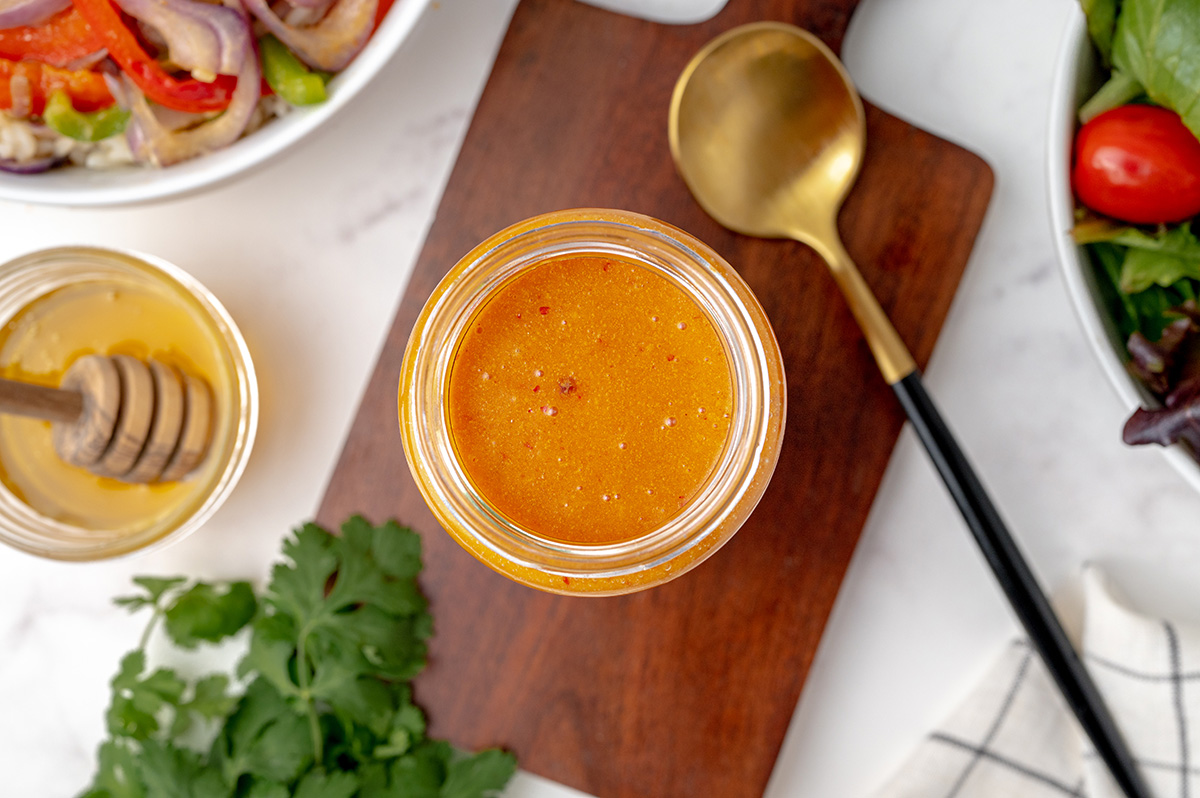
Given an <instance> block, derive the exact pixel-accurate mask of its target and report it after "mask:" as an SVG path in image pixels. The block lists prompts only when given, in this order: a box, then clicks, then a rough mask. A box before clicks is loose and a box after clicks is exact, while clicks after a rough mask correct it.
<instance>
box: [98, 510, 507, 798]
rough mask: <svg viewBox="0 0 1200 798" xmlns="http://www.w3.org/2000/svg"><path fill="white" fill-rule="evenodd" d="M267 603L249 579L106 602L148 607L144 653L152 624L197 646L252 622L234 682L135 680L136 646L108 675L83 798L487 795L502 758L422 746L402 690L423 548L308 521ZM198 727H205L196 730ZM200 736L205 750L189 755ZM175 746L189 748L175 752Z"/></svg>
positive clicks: (427, 630) (419, 661)
mask: <svg viewBox="0 0 1200 798" xmlns="http://www.w3.org/2000/svg"><path fill="white" fill-rule="evenodd" d="M283 553H284V562H282V563H280V564H278V565H276V566H275V568H274V569H273V570H272V575H271V580H270V583H269V585H268V586H267V588H266V590H265V592H264V594H263V595H262V596H261V598H260V597H256V596H255V594H254V590H253V588H252V587H251V586H250V584H249V583H246V582H234V583H232V584H228V585H219V586H218V585H213V584H208V583H204V582H199V583H195V584H192V585H191V586H190V587H187V589H184V588H185V586H186V585H187V581H186V580H185V579H183V578H171V579H156V578H152V577H139V578H138V579H137V580H135V581H136V583H137V584H138V586H139V587H140V588H141V589H142V592H141V593H138V594H135V595H132V596H126V597H123V598H120V599H118V600H117V602H118V604H120V605H121V606H124V607H127V608H128V609H130V610H138V609H141V608H144V607H151V608H152V609H153V610H154V613H153V617H152V618H151V620H150V622H149V623H148V625H147V627H146V631H145V633H144V634H143V636H142V644H141V645H142V646H143V647H144V645H145V641H146V639H147V638H148V637H149V636H150V632H151V630H153V629H154V627H155V624H156V623H157V621H158V620H159V619H160V618H161V619H162V620H163V621H164V628H165V630H166V633H167V637H168V638H169V639H170V640H171V641H172V642H173V643H175V644H176V645H177V646H179V647H181V648H184V649H194V648H196V647H197V646H198V645H199V644H200V643H201V642H217V641H219V640H222V639H224V638H227V637H229V636H231V635H233V634H236V633H237V632H238V630H240V629H242V628H244V627H245V626H246V625H247V624H250V626H251V634H250V640H249V645H248V649H247V651H246V653H245V655H244V656H243V657H242V659H241V661H240V662H239V663H238V665H237V668H236V673H237V674H238V675H239V676H241V677H242V678H243V679H244V680H245V681H246V682H248V684H247V685H246V687H245V691H244V693H243V694H242V695H241V696H240V697H239V696H237V695H236V691H237V688H236V687H235V686H233V685H231V681H230V677H229V675H228V674H225V673H215V674H210V675H208V676H204V677H202V678H200V679H197V680H195V681H193V682H190V683H189V682H188V681H185V680H184V679H182V678H180V676H179V675H178V674H177V673H175V672H174V671H172V670H170V669H166V668H159V669H157V670H154V671H152V672H148V671H147V664H146V655H145V652H144V650H143V648H138V649H137V650H135V651H133V652H131V653H130V654H128V655H126V656H125V657H124V658H123V659H122V660H121V664H120V668H119V670H118V672H117V675H116V676H115V677H114V678H113V680H112V691H113V696H112V703H111V705H110V707H109V710H108V714H107V717H106V720H107V724H108V731H109V734H110V737H111V739H109V740H108V741H106V742H104V743H103V744H102V745H101V746H100V749H99V751H98V755H97V759H98V766H97V771H96V775H95V777H94V778H93V781H92V785H91V786H90V787H89V789H88V791H87V792H86V793H85V794H84V796H83V798H489V796H492V795H494V794H495V793H496V792H497V791H498V790H500V789H501V788H502V787H503V786H504V784H505V783H506V782H507V781H508V779H509V778H510V777H511V775H512V773H513V769H514V767H515V764H514V760H513V758H512V757H511V756H509V755H508V754H505V753H503V752H500V751H485V752H483V753H481V754H477V755H474V756H472V755H467V754H464V753H461V752H459V751H456V750H455V749H454V748H452V747H451V746H450V745H449V744H447V743H445V742H441V741H436V740H429V739H427V738H426V736H425V735H426V722H425V715H424V713H422V712H421V710H420V709H419V708H418V707H417V706H416V705H414V704H413V702H412V690H411V687H410V686H409V684H408V680H410V679H411V678H412V677H413V676H415V675H416V674H417V673H418V672H420V670H421V669H422V668H423V667H424V665H425V658H426V646H425V641H426V640H427V639H428V638H429V636H430V634H431V633H432V629H433V620H432V618H431V616H430V615H429V612H428V611H427V604H426V601H425V598H424V597H423V596H422V595H421V592H420V590H419V589H418V586H417V582H416V577H417V575H418V574H419V573H420V570H421V540H420V537H419V536H417V535H416V534H415V533H414V532H412V531H411V530H407V529H404V528H402V527H400V526H399V525H397V524H396V523H394V522H389V523H386V524H383V525H380V526H373V525H372V524H370V523H369V522H367V521H366V520H365V519H363V518H359V517H355V518H352V519H350V520H349V521H347V522H346V524H344V525H343V526H342V534H341V536H334V535H332V534H330V533H329V532H327V531H326V530H324V529H322V528H321V527H319V526H317V525H315V524H306V525H305V526H303V527H301V528H299V529H298V530H296V531H295V533H294V535H292V536H291V537H289V538H288V539H287V540H286V541H285V542H284V544H283ZM197 720H202V721H207V723H205V725H204V726H202V727H201V728H200V729H198V730H197V729H193V726H194V725H195V724H196V722H197ZM205 732H207V733H208V734H210V735H212V741H211V745H209V747H208V750H207V751H205V752H203V753H200V752H198V751H197V750H194V749H193V748H191V747H189V746H192V745H196V744H198V743H199V741H200V738H202V737H203V736H204V734H205ZM185 738H186V742H187V744H186V745H185V744H184V740H185Z"/></svg>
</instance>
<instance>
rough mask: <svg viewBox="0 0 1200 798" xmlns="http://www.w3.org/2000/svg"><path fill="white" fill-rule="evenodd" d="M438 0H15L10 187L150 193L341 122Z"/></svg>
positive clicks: (0, 19)
mask: <svg viewBox="0 0 1200 798" xmlns="http://www.w3.org/2000/svg"><path fill="white" fill-rule="evenodd" d="M427 4H428V0H395V6H396V7H395V8H394V9H392V10H389V9H391V6H392V5H393V0H212V1H209V0H0V197H7V198H12V199H24V200H32V201H47V202H57V203H61V204H76V205H97V204H113V203H121V202H130V201H139V200H144V199H152V198H155V197H160V196H166V195H168V194H176V193H180V192H182V191H188V190H191V189H194V188H197V187H199V186H201V185H206V184H209V183H212V182H216V181H218V180H220V179H223V178H225V177H228V176H230V175H232V174H234V173H236V172H238V171H241V170H243V169H245V168H246V167H248V166H250V165H253V164H256V163H259V162H261V161H262V160H265V159H266V157H268V156H269V155H271V154H274V153H275V152H278V151H279V150H281V149H283V148H284V147H286V146H287V145H288V144H290V143H291V142H292V141H295V140H296V139H298V138H299V137H300V136H302V135H304V134H305V133H306V132H308V131H309V130H311V129H312V128H314V127H316V126H317V125H318V124H320V122H322V121H324V120H325V119H328V118H329V117H330V116H331V115H332V114H333V113H334V112H335V111H336V110H337V109H338V108H339V107H340V106H341V105H342V104H344V102H345V101H346V100H347V99H348V98H349V96H350V95H352V94H353V93H355V92H356V91H357V90H358V89H359V88H361V86H362V85H364V84H365V83H366V82H367V81H368V80H369V79H370V78H371V77H372V76H373V75H374V74H375V72H377V71H378V69H379V68H380V67H381V66H382V64H383V63H384V62H385V61H386V60H387V58H388V57H389V56H390V55H391V53H392V52H393V51H394V50H395V49H396V47H397V46H398V45H399V44H400V42H401V41H402V40H403V39H404V38H405V37H406V36H407V34H408V33H409V31H410V30H411V29H412V27H413V26H414V24H415V22H416V20H417V18H418V17H419V16H420V14H421V12H422V11H423V9H424V8H425V6H426V5H427Z"/></svg>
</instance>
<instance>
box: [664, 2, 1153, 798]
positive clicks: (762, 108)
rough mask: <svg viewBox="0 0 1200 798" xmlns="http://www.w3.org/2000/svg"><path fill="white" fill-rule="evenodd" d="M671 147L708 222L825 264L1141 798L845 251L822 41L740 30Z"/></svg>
mask: <svg viewBox="0 0 1200 798" xmlns="http://www.w3.org/2000/svg"><path fill="white" fill-rule="evenodd" d="M668 135H669V138H670V143H671V155H672V156H673V157H674V158H675V164H676V166H677V167H678V169H679V173H680V174H681V175H682V176H683V179H684V181H685V182H686V183H687V184H688V187H689V188H690V189H691V191H692V194H693V195H695V197H696V200H697V201H698V202H699V203H700V205H701V206H702V207H703V208H704V210H706V211H707V212H708V213H709V215H710V216H712V217H713V218H714V219H716V220H717V221H718V222H720V223H721V224H722V225H724V226H725V227H728V228H730V229H731V230H735V231H737V232H739V233H743V234H745V235H750V236H757V237H760V238H792V239H795V240H797V241H801V242H803V243H805V244H808V245H809V246H810V247H812V248H813V249H814V250H816V252H817V254H819V255H820V256H821V257H822V258H824V260H825V262H826V263H827V264H828V266H829V270H830V272H831V273H832V275H833V278H834V280H836V281H837V284H838V286H839V287H840V288H841V290H842V293H843V294H844V295H845V297H846V301H847V303H849V305H850V310H851V311H852V312H853V313H854V318H855V319H856V320H857V321H858V324H859V326H860V327H861V328H862V330H863V334H864V335H865V336H866V339H867V344H868V345H869V346H870V348H871V353H872V354H873V355H874V356H875V361H876V363H877V364H878V365H879V370H880V372H882V374H883V377H884V379H885V380H887V382H888V384H889V385H891V386H892V388H893V389H894V390H895V392H896V396H897V398H898V399H899V400H900V403H901V404H902V405H903V406H904V410H905V412H906V413H907V414H908V418H909V420H910V421H911V422H912V424H913V428H914V430H915V431H916V433H917V435H918V436H919V437H920V438H921V442H922V443H923V444H924V445H925V449H926V450H927V451H928V452H929V455H930V457H931V459H932V460H933V463H934V465H935V466H936V467H937V470H938V472H939V474H940V475H941V477H942V479H943V481H944V482H945V483H946V487H947V488H948V489H949V491H950V494H951V495H952V496H953V497H954V500H955V503H956V504H957V505H958V508H959V510H960V511H961V512H962V514H963V517H964V519H965V520H966V522H967V526H968V527H970V529H971V532H972V534H973V535H974V536H975V540H976V542H977V543H978V544H979V546H980V548H981V550H982V552H983V555H984V557H985V558H986V559H987V561H988V564H989V565H990V566H991V567H992V570H993V572H994V573H995V575H996V578H997V580H998V581H999V583H1000V586H1001V588H1002V589H1003V590H1004V592H1005V595H1006V596H1007V597H1008V600H1009V602H1010V603H1011V604H1012V607H1013V609H1014V610H1015V612H1016V614H1017V617H1018V618H1019V619H1020V621H1021V623H1022V624H1023V625H1024V627H1025V630H1026V632H1027V633H1028V634H1029V637H1030V640H1031V641H1032V643H1033V645H1034V647H1035V648H1036V649H1037V650H1038V653H1039V654H1041V656H1042V659H1043V660H1044V661H1045V663H1046V666H1047V669H1048V670H1049V671H1050V673H1051V674H1052V675H1053V677H1054V679H1055V681H1056V682H1057V684H1058V687H1059V689H1060V690H1061V691H1062V693H1063V696H1064V697H1065V698H1066V700H1067V703H1068V705H1069V706H1070V707H1071V709H1072V711H1073V712H1074V713H1075V716H1076V717H1077V718H1078V719H1079V722H1080V725H1082V726H1083V728H1084V730H1085V731H1086V732H1087V734H1088V736H1089V737H1090V738H1091V740H1092V744H1093V745H1094V746H1095V748H1096V751H1097V753H1098V754H1099V755H1100V757H1101V758H1102V759H1103V760H1104V762H1105V764H1107V765H1108V767H1109V770H1111V771H1112V774H1113V776H1114V778H1115V779H1116V781H1117V783H1118V784H1119V785H1120V786H1121V788H1122V789H1123V790H1124V792H1125V794H1126V795H1128V796H1130V797H1131V798H1142V797H1143V796H1145V797H1146V798H1149V792H1148V791H1147V789H1146V787H1145V784H1144V783H1143V782H1142V779H1141V776H1140V774H1139V773H1138V770H1137V767H1136V765H1135V763H1134V760H1133V757H1132V756H1131V755H1130V753H1129V750H1128V749H1127V748H1126V747H1125V744H1124V741H1123V740H1122V739H1121V736H1120V734H1119V732H1118V731H1117V727H1116V724H1115V723H1114V721H1113V719H1112V716H1111V715H1110V714H1109V712H1108V709H1107V707H1105V705H1104V702H1103V700H1102V699H1101V697H1100V693H1099V691H1098V690H1097V689H1096V685H1095V684H1094V683H1093V682H1092V680H1091V677H1090V676H1089V675H1088V672H1087V670H1086V669H1085V668H1084V667H1083V664H1082V663H1081V662H1080V660H1079V656H1078V655H1077V654H1076V653H1075V650H1074V649H1073V648H1072V647H1071V643H1070V641H1069V639H1068V638H1067V635H1066V633H1065V632H1064V631H1063V628H1062V625H1061V624H1060V623H1059V621H1058V618H1057V617H1056V616H1055V615H1054V611H1053V610H1052V609H1051V607H1050V602H1049V601H1048V600H1047V599H1046V595H1045V593H1043V592H1042V589H1041V587H1040V586H1039V585H1038V583H1037V579H1036V578H1035V577H1034V575H1033V573H1032V571H1030V569H1029V566H1028V564H1027V563H1026V562H1025V560H1024V558H1023V557H1022V556H1021V552H1020V549H1018V548H1017V544H1016V542H1015V541H1014V540H1013V538H1012V535H1011V534H1010V533H1009V531H1008V530H1007V529H1006V528H1005V526H1004V522H1003V521H1002V520H1001V518H1000V514H999V513H998V512H997V511H996V508H995V507H994V506H993V504H992V502H991V500H990V498H989V497H988V495H987V492H986V490H985V489H984V487H983V485H982V484H981V483H980V481H979V478H978V477H977V476H976V475H975V472H974V470H973V469H972V468H971V464H970V463H969V462H968V461H967V459H966V456H965V455H964V454H963V453H962V451H961V449H959V447H958V443H957V442H956V441H955V439H954V435H953V434H952V433H951V432H950V429H949V428H948V427H947V426H946V423H945V422H944V421H943V420H942V417H941V415H940V414H939V413H938V410H937V408H936V407H935V405H934V404H933V401H932V400H931V398H930V397H929V395H928V394H927V393H926V392H925V388H924V386H923V385H922V382H921V375H920V372H919V371H918V370H917V367H916V364H915V363H914V362H913V359H912V355H910V354H909V352H908V349H907V347H905V346H904V342H903V341H901V340H900V336H899V335H898V334H897V333H896V330H895V328H894V327H893V326H892V323H891V322H890V321H889V320H888V317H887V315H886V314H885V313H884V312H883V309H882V308H880V307H879V303H878V302H877V301H876V300H875V296H874V295H873V294H872V293H871V290H870V288H868V287H867V284H866V283H865V282H864V281H863V279H862V276H861V275H860V274H859V273H858V269H857V267H855V265H854V262H853V261H852V260H851V259H850V256H849V255H848V254H846V250H845V248H844V247H843V246H842V242H841V239H840V238H839V236H838V231H837V215H838V211H839V209H840V208H841V205H842V200H843V199H845V197H846V194H847V192H849V190H850V187H851V186H852V185H853V184H854V179H855V177H857V175H858V170H859V167H860V166H861V164H862V159H863V145H864V141H865V139H866V124H865V117H864V114H863V107H862V101H861V100H860V99H859V96H858V92H857V91H856V90H855V88H854V84H853V83H852V82H851V80H850V76H849V75H848V74H847V73H846V70H845V68H844V67H843V66H842V64H841V63H840V62H839V61H838V59H837V57H836V56H835V55H834V54H833V53H832V52H830V50H829V48H828V47H826V46H825V45H824V44H823V43H822V42H821V41H820V40H819V39H817V38H816V37H815V36H813V35H812V34H810V33H808V32H807V31H803V30H801V29H799V28H796V27H793V26H791V25H784V24H781V23H776V22H761V23H755V24H751V25H744V26H742V27H740V28H735V29H733V30H731V31H729V32H727V33H725V34H724V35H722V36H720V37H718V38H716V39H714V40H713V41H712V42H710V43H709V44H708V45H707V46H706V47H705V48H704V49H703V50H701V51H700V52H699V53H697V54H696V56H695V58H693V59H692V61H691V63H689V64H688V65H687V67H686V68H685V69H684V70H683V74H682V75H680V77H679V82H678V83H676V85H675V93H674V95H673V96H672V98H671V111H670V120H669V130H668Z"/></svg>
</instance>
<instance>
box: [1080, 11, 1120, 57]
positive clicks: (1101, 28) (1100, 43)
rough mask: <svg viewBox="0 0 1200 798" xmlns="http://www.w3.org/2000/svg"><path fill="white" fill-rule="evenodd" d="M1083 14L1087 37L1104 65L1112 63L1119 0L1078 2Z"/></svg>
mask: <svg viewBox="0 0 1200 798" xmlns="http://www.w3.org/2000/svg"><path fill="white" fill-rule="evenodd" d="M1080 5H1082V6H1083V13H1084V14H1086V15H1087V28H1088V35H1089V36H1091V37H1092V44H1094V45H1096V50H1098V51H1099V53H1100V57H1101V58H1102V59H1104V63H1105V64H1106V65H1107V64H1110V63H1111V62H1112V43H1113V33H1114V31H1115V30H1116V27H1117V12H1118V9H1119V8H1120V2H1119V0H1080Z"/></svg>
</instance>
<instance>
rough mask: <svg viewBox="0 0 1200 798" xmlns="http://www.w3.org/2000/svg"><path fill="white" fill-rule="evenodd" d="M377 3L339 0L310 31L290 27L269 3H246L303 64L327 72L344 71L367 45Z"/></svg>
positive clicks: (251, 0) (261, 0) (259, 0)
mask: <svg viewBox="0 0 1200 798" xmlns="http://www.w3.org/2000/svg"><path fill="white" fill-rule="evenodd" d="M378 4H379V3H378V0H337V3H335V4H334V6H333V8H331V9H330V10H329V13H328V14H327V15H326V16H325V18H324V19H323V20H321V21H320V22H318V23H317V24H316V25H311V26H309V27H297V26H294V25H288V24H287V23H285V22H284V21H283V20H281V19H280V18H279V17H278V16H276V15H275V12H274V11H272V10H271V7H270V6H269V5H267V0H246V8H248V9H250V13H252V14H253V15H254V16H255V17H257V18H258V19H259V20H260V21H261V22H262V24H263V25H265V26H266V27H267V29H268V30H269V31H271V33H273V34H275V36H276V37H277V38H278V39H279V41H281V42H283V43H284V44H286V45H287V46H288V48H289V49H290V50H291V51H292V52H293V53H295V54H296V57H297V58H299V59H300V60H301V61H303V62H304V63H306V64H308V65H309V66H310V67H313V68H315V69H321V70H324V71H326V72H337V71H339V70H341V69H342V68H344V67H345V66H346V65H347V64H349V63H350V61H351V60H352V59H353V58H354V56H356V55H358V52H359V50H362V48H363V47H364V46H365V45H366V43H367V39H369V38H370V37H371V31H372V29H373V28H374V27H375V9H376V7H377V6H378Z"/></svg>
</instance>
